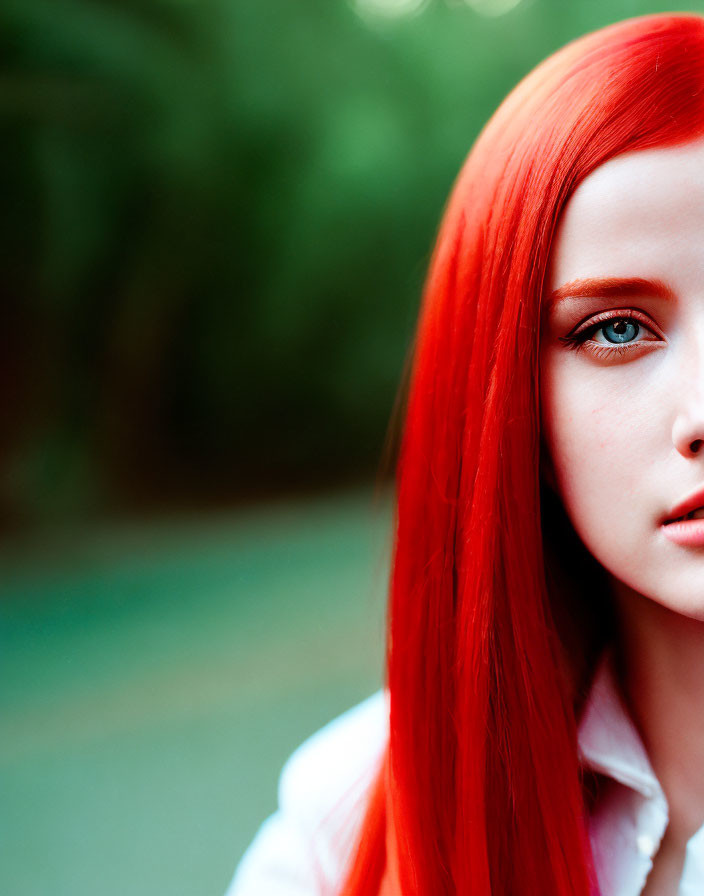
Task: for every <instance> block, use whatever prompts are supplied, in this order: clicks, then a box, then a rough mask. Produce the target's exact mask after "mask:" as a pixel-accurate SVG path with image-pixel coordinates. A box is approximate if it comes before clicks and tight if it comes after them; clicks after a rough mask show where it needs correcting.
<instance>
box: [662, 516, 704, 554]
mask: <svg viewBox="0 0 704 896" xmlns="http://www.w3.org/2000/svg"><path fill="white" fill-rule="evenodd" d="M662 531H663V533H664V535H665V537H666V538H669V539H670V541H674V543H675V544H679V545H682V547H685V548H701V547H704V519H701V520H681V521H680V522H678V523H668V524H667V525H665V524H664V523H663V525H662Z"/></svg>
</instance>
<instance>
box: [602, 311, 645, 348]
mask: <svg viewBox="0 0 704 896" xmlns="http://www.w3.org/2000/svg"><path fill="white" fill-rule="evenodd" d="M599 330H601V331H602V332H603V334H604V336H605V337H606V340H607V341H608V342H612V343H615V344H620V343H623V342H631V341H632V340H633V339H635V338H636V336H637V335H638V333H639V332H640V327H639V326H638V324H637V322H636V321H634V320H633V319H632V318H628V317H617V318H614V320H612V321H609V322H608V323H607V324H602V325H601V326H600V327H599V328H598V330H595V333H598V332H599Z"/></svg>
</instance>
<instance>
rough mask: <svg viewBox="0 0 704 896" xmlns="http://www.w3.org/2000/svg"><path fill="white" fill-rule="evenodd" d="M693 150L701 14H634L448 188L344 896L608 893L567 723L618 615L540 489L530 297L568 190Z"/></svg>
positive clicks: (553, 77)
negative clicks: (599, 878)
mask: <svg viewBox="0 0 704 896" xmlns="http://www.w3.org/2000/svg"><path fill="white" fill-rule="evenodd" d="M700 136H704V19H703V18H701V17H699V16H696V15H658V16H646V17H642V18H638V19H632V20H629V21H626V22H622V23H619V24H617V25H613V26H610V27H608V28H605V29H602V30H600V31H598V32H595V33H593V34H590V35H587V36H586V37H583V38H581V39H580V40H577V41H575V42H574V43H571V44H569V45H568V46H566V47H565V48H563V49H562V50H560V51H559V52H557V53H556V54H555V55H553V56H551V57H550V58H549V59H548V60H546V61H545V62H544V63H542V64H541V65H540V66H539V67H538V68H537V69H535V70H534V71H533V72H532V73H531V74H530V75H528V76H527V77H526V78H525V79H524V80H523V81H522V82H521V83H520V84H519V85H518V87H516V89H515V90H514V91H513V92H512V93H511V94H510V95H509V96H508V97H507V99H506V100H505V101H504V102H503V103H502V105H501V106H500V108H499V109H498V111H497V112H496V114H495V115H494V116H493V118H492V119H491V120H490V122H489V123H488V125H487V126H486V128H485V129H484V131H483V132H482V133H481V135H480V136H479V138H478V140H477V142H476V144H475V146H474V147H473V149H472V151H471V153H470V154H469V156H468V158H467V160H466V162H465V164H464V166H463V168H462V171H461V172H460V175H459V177H458V180H457V182H456V184H455V187H454V190H453V192H452V195H451V197H450V200H449V203H448V206H447V209H446V212H445V215H444V218H443V221H442V224H441V227H440V232H439V236H438V240H437V244H436V248H435V252H434V255H433V259H432V262H431V266H430V271H429V275H428V279H427V283H426V288H425V292H424V299H423V306H422V311H421V316H420V322H419V327H418V333H417V340H416V348H415V355H414V365H413V371H412V377H411V386H410V393H409V400H408V408H407V416H406V420H405V429H404V435H403V440H402V445H401V453H400V460H399V467H398V478H397V495H398V503H397V515H396V539H395V547H394V561H393V573H392V582H391V594H390V604H389V637H388V651H387V685H388V688H389V691H390V701H391V702H390V706H391V711H390V712H391V715H390V738H389V746H388V751H387V754H386V758H385V762H384V766H383V768H382V769H381V771H380V774H379V776H378V779H377V780H376V782H375V785H374V787H373V788H372V791H371V793H370V799H369V807H368V810H367V814H366V817H365V820H364V823H363V826H362V831H361V835H360V838H359V842H358V845H357V849H356V853H355V856H354V861H353V863H352V865H351V869H350V872H349V875H348V877H347V880H346V881H345V883H344V885H343V886H342V888H341V891H340V892H341V893H342V894H344V896H377V894H383V896H470V894H471V896H490V894H491V896H499V894H500V896H536V894H540V896H588V894H593V893H595V892H597V887H596V883H595V880H594V874H593V869H592V863H591V855H590V850H589V845H588V837H587V834H586V816H587V811H588V810H587V806H586V797H585V787H584V782H583V780H582V779H581V777H580V767H579V762H578V756H577V740H576V728H577V718H578V709H577V707H578V706H579V705H580V700H583V697H584V693H585V687H584V682H585V681H587V680H588V678H589V675H590V674H591V672H592V671H593V665H594V658H595V657H596V656H597V655H598V649H597V648H598V646H599V643H598V642H599V639H600V637H601V639H602V640H603V639H604V637H605V632H606V631H607V629H608V625H607V621H606V618H605V616H603V615H601V614H603V613H606V612H607V606H606V604H605V603H604V601H603V600H602V601H601V602H600V601H599V600H598V595H599V594H600V593H601V592H602V589H601V587H597V580H596V576H597V574H598V573H597V569H598V564H596V562H595V561H593V558H589V557H586V558H585V557H584V556H583V554H582V555H580V553H579V551H580V550H581V551H583V552H584V551H585V549H583V548H582V547H581V545H578V544H577V545H576V544H574V543H572V542H570V535H569V531H570V527H569V523H566V522H565V520H563V519H561V518H560V517H559V513H560V509H559V507H557V508H554V507H552V508H551V507H549V506H548V499H546V497H545V489H544V486H543V484H542V483H541V477H540V465H541V443H540V428H539V420H540V414H539V407H540V406H539V383H538V371H539V353H538V350H539V333H540V313H541V297H542V292H543V288H544V281H545V275H546V270H547V266H548V260H549V255H550V248H551V242H552V238H553V234H554V231H555V227H556V223H557V221H558V218H559V215H560V212H561V210H562V209H563V207H564V205H565V202H566V201H567V199H568V198H569V196H570V194H571V193H572V191H573V190H574V188H575V187H576V185H577V184H578V183H579V182H580V181H581V180H582V179H583V178H584V177H585V176H586V175H587V174H589V173H590V172H591V171H593V170H594V169H595V168H596V167H597V166H598V165H601V164H602V163H603V162H605V161H606V160H607V159H610V158H612V157H614V156H616V155H619V154H620V153H624V152H627V151H632V150H639V149H645V148H648V147H661V146H667V145H673V144H676V143H681V142H685V141H687V140H691V139H695V138H697V137H700ZM558 504H559V502H558ZM574 539H575V540H576V536H574ZM590 561H591V562H592V563H593V568H590V567H589V565H588V564H589V562H590ZM560 563H561V564H562V571H561V572H560V571H559V570H558V569H557V567H558V566H559V565H560ZM585 582H586V589H585V587H584V584H585ZM590 624H591V628H590ZM590 631H591V632H592V636H588V635H587V633H588V632H590Z"/></svg>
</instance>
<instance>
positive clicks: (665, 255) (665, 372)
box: [540, 141, 704, 620]
mask: <svg viewBox="0 0 704 896" xmlns="http://www.w3.org/2000/svg"><path fill="white" fill-rule="evenodd" d="M547 286H548V288H547V291H546V296H545V301H544V308H543V328H542V334H541V370H540V390H541V418H542V432H543V440H544V443H545V447H546V449H547V455H548V458H549V461H548V470H547V476H548V478H549V479H551V480H552V482H553V485H554V487H555V488H556V490H557V492H558V494H559V495H560V496H561V498H562V501H563V504H564V506H565V510H566V512H567V514H568V516H569V518H570V520H571V521H572V524H573V526H574V528H575V530H576V531H577V533H578V534H579V536H580V538H581V539H582V541H583V542H584V544H585V545H586V547H587V548H588V549H589V550H590V552H591V553H592V554H593V555H594V557H596V559H597V560H598V561H599V562H600V563H601V564H602V566H604V567H605V568H606V570H607V571H608V572H609V573H610V574H611V575H612V576H613V577H614V578H615V579H616V580H617V581H618V582H619V583H621V584H622V585H623V586H626V588H627V589H632V590H633V591H635V592H638V593H639V594H642V595H645V596H646V597H649V598H652V599H653V600H654V601H656V602H658V603H659V604H661V605H663V606H665V607H669V608H670V609H673V610H675V611H677V612H679V613H682V614H685V615H687V616H690V617H693V618H698V619H701V620H704V518H703V519H702V520H701V521H699V522H697V521H696V519H693V520H690V521H685V522H682V523H679V524H674V525H673V524H670V523H666V521H667V520H669V519H671V517H672V516H673V515H674V516H678V515H680V514H678V513H674V511H676V510H677V509H678V508H677V505H679V504H681V503H682V501H683V500H684V499H689V498H690V497H693V503H694V504H695V505H697V506H699V507H702V508H704V141H696V142H693V143H689V144H687V145H684V146H680V147H675V148H669V149H655V150H645V151H640V152H635V153H629V154H627V155H623V156H620V157H618V158H615V159H613V160H611V161H609V162H607V163H606V164H604V165H602V166H601V167H600V168H598V169H596V170H595V171H594V172H593V173H592V174H591V175H590V176H589V177H587V178H586V179H585V180H584V181H583V182H582V183H581V184H580V185H579V187H578V189H577V190H576V191H575V193H574V194H573V196H572V197H571V199H570V200H569V202H568V204H567V207H566V209H565V212H564V215H563V217H562V219H561V221H560V225H559V227H558V231H557V235H556V239H555V242H554V245H553V251H552V257H551V266H550V271H549V277H548V284H547ZM699 490H701V493H700V494H697V492H698V491H699ZM701 515H702V517H704V510H703V511H702V514H701ZM695 516H696V514H695Z"/></svg>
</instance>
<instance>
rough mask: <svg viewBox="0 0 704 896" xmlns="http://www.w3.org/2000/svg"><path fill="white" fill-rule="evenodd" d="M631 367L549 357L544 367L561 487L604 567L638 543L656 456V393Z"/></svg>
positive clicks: (546, 433)
mask: <svg viewBox="0 0 704 896" xmlns="http://www.w3.org/2000/svg"><path fill="white" fill-rule="evenodd" d="M632 373H633V372H632V371H631V372H628V373H627V372H626V371H624V370H623V369H619V370H615V369H613V368H611V369H608V370H607V369H604V368H599V367H591V368H590V367H589V365H588V364H586V363H584V362H583V361H581V359H579V358H576V357H572V356H570V357H565V356H564V354H558V355H555V356H551V355H548V356H547V357H546V359H545V363H544V365H543V367H542V368H541V418H542V426H543V438H544V441H545V446H546V449H547V451H548V455H549V457H550V459H551V462H552V466H553V472H554V476H555V482H556V487H557V490H558V493H559V495H560V497H561V499H562V502H563V504H564V507H565V510H566V512H567V515H568V516H569V518H570V520H571V521H572V525H573V526H574V528H575V530H576V531H577V533H578V534H579V536H580V537H581V539H582V541H584V543H585V544H586V546H587V547H588V548H589V549H590V551H591V552H592V553H593V554H594V555H595V556H596V558H597V559H598V560H599V561H600V562H601V563H602V564H603V565H605V566H607V567H608V566H610V565H611V562H610V561H611V557H610V555H611V552H612V550H613V549H616V550H618V552H619V554H621V552H622V551H623V550H624V549H632V548H634V547H635V546H636V544H637V542H638V540H639V538H640V537H641V536H642V533H643V528H642V526H643V523H644V520H645V519H646V515H647V514H646V508H639V506H638V502H639V500H640V501H641V502H642V501H643V483H644V480H646V479H647V478H648V476H649V472H650V471H651V470H652V464H653V463H654V462H655V461H656V460H657V457H656V455H657V453H658V450H659V449H658V445H659V436H658V432H659V428H660V427H659V423H658V421H657V420H656V419H655V418H654V417H653V414H652V407H653V401H654V396H652V395H649V394H648V390H647V389H644V388H643V385H644V384H643V383H642V382H641V383H640V388H638V387H637V384H636V383H635V382H634V381H633V376H632Z"/></svg>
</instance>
